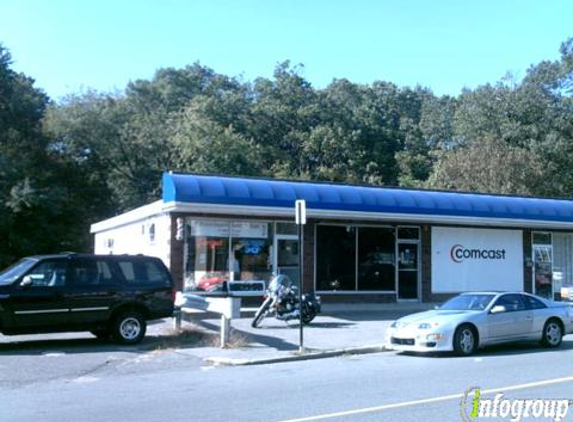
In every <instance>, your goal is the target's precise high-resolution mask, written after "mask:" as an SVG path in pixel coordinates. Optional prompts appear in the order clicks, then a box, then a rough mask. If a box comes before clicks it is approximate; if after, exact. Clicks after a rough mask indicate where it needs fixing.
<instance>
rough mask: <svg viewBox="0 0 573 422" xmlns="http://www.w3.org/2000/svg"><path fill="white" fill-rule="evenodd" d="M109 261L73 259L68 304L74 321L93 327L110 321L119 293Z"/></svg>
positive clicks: (71, 318)
mask: <svg viewBox="0 0 573 422" xmlns="http://www.w3.org/2000/svg"><path fill="white" fill-rule="evenodd" d="M113 271H114V270H113V268H112V265H111V264H110V262H109V261H107V260H105V259H103V258H101V259H94V258H79V257H78V258H76V259H74V260H72V262H70V288H69V290H68V295H67V299H68V303H69V307H70V323H71V324H73V325H76V326H86V327H88V328H89V326H91V325H95V324H96V323H99V322H104V321H107V320H108V318H109V315H110V310H111V307H112V306H113V303H114V300H115V298H116V296H117V290H118V288H117V285H116V284H115V282H114V281H115V280H114V276H113Z"/></svg>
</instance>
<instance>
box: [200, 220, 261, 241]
mask: <svg viewBox="0 0 573 422" xmlns="http://www.w3.org/2000/svg"><path fill="white" fill-rule="evenodd" d="M190 225H191V236H209V237H227V238H228V237H229V236H232V237H239V238H255V239H266V238H267V237H268V224H267V223H254V222H233V223H229V222H219V221H200V220H191V223H190Z"/></svg>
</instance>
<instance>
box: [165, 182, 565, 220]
mask: <svg viewBox="0 0 573 422" xmlns="http://www.w3.org/2000/svg"><path fill="white" fill-rule="evenodd" d="M297 199H305V200H306V203H307V209H308V210H314V211H320V210H322V211H328V212H329V213H328V215H330V216H336V212H341V216H344V215H347V214H345V213H346V212H353V213H376V214H390V215H404V216H408V215H416V216H428V217H432V216H442V217H448V216H450V217H464V218H482V219H487V220H504V221H509V220H520V221H531V222H535V221H543V222H556V223H573V201H569V200H561V199H548V198H531V197H517V196H503V195H487V194H471V193H456V192H443V191H430V190H415V189H398V188H379V187H366V186H352V185H343V184H334V183H316V182H298V181H284V180H268V179H251V178H238V177H226V176H205V175H195V174H174V173H164V174H163V202H164V203H179V204H196V205H213V206H218V207H219V208H218V209H221V206H228V207H229V209H230V210H231V209H235V208H237V207H250V208H253V207H255V208H273V209H277V208H288V209H292V208H293V207H294V202H295V200H297ZM429 220H432V218H429Z"/></svg>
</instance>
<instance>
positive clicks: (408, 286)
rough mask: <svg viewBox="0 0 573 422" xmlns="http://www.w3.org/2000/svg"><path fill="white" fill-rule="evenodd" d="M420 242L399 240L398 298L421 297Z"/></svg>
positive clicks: (412, 298)
mask: <svg viewBox="0 0 573 422" xmlns="http://www.w3.org/2000/svg"><path fill="white" fill-rule="evenodd" d="M419 246H420V245H419V243H417V242H415V243H406V242H399V243H398V245H397V249H398V288H397V291H398V300H418V299H419V293H418V292H419V278H420V269H419V262H420V259H419V258H420V257H419Z"/></svg>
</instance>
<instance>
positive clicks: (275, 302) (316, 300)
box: [251, 274, 320, 328]
mask: <svg viewBox="0 0 573 422" xmlns="http://www.w3.org/2000/svg"><path fill="white" fill-rule="evenodd" d="M318 313H320V297H318V296H315V295H313V294H303V295H302V318H301V306H300V305H299V299H298V287H297V286H296V285H294V283H293V282H292V281H291V279H290V278H289V277H288V276H286V275H284V274H279V275H276V276H274V277H273V278H272V280H271V281H270V282H269V286H268V287H267V293H266V295H265V301H264V302H263V304H262V305H261V306H260V308H259V309H258V310H257V312H256V313H255V317H254V318H253V321H252V322H251V326H252V327H253V328H258V327H259V325H260V324H261V321H262V320H263V319H264V318H265V317H267V316H273V315H274V316H275V318H276V319H278V320H281V321H290V320H291V319H302V323H303V324H308V323H310V322H311V321H312V320H313V319H314V317H316V315H317V314H318Z"/></svg>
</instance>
